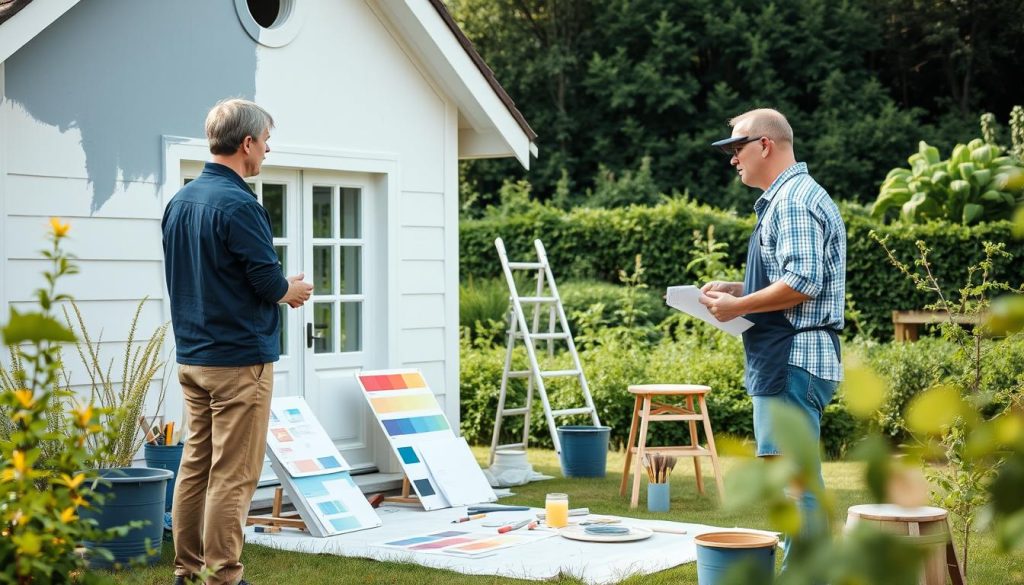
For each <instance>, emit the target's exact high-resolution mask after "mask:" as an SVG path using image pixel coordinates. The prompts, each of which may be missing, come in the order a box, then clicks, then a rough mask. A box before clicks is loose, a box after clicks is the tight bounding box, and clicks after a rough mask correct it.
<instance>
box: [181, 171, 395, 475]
mask: <svg viewBox="0 0 1024 585" xmlns="http://www.w3.org/2000/svg"><path fill="white" fill-rule="evenodd" d="M201 171H202V165H201V164H198V163H183V165H182V177H183V182H184V183H187V182H189V181H190V180H192V179H194V178H195V177H196V176H198V175H199V173H200V172H201ZM246 182H247V183H248V184H249V186H250V187H251V188H252V190H253V192H255V193H256V195H257V197H258V199H259V201H260V203H261V204H262V205H263V206H264V208H266V210H267V212H268V214H269V215H270V224H271V233H272V235H273V241H274V249H275V250H276V251H277V255H278V259H279V262H280V263H281V270H282V272H283V274H284V275H285V276H292V275H295V274H298V273H300V272H302V273H305V280H306V282H310V283H312V284H313V296H312V297H311V298H310V300H309V301H308V302H307V303H306V304H305V306H303V307H302V308H300V309H292V308H290V307H288V306H287V305H279V310H280V311H281V359H280V361H278V362H277V363H276V364H275V365H274V395H275V396H303V397H305V399H306V402H308V403H309V405H310V407H311V408H312V410H313V412H315V413H316V414H317V417H318V418H319V420H320V423H321V424H322V425H323V427H324V429H325V430H326V431H327V434H328V435H330V437H331V438H332V439H333V440H334V442H335V444H336V445H337V446H338V449H339V451H341V454H342V455H343V456H344V457H345V459H346V460H347V461H348V462H349V464H350V465H352V466H353V468H356V469H359V468H369V467H372V466H373V465H374V464H375V462H374V448H373V436H374V433H373V429H374V428H375V426H374V425H375V424H376V421H375V420H373V419H372V415H371V414H370V412H369V409H368V408H367V407H366V401H365V399H364V398H363V396H362V392H361V391H360V390H359V387H358V385H357V384H356V381H355V377H354V376H353V374H354V373H355V372H358V371H360V370H362V369H366V368H368V367H380V365H379V364H377V365H374V364H375V363H376V362H379V361H380V359H381V358H380V357H379V356H381V355H383V354H382V353H380V352H382V351H383V343H384V339H383V335H381V334H379V333H378V331H380V332H382V331H383V326H382V325H380V322H381V319H382V316H383V307H381V306H380V304H379V302H378V301H379V299H382V298H384V295H383V294H382V291H381V290H380V287H381V285H380V284H379V283H378V281H377V279H376V277H374V276H373V275H374V274H376V275H380V274H382V273H383V271H382V270H381V268H380V266H381V265H380V263H381V262H383V261H384V260H383V258H384V256H383V251H382V250H381V249H380V248H381V245H380V242H381V241H382V240H381V239H380V238H379V237H376V232H377V231H378V230H380V229H381V228H380V227H379V226H380V223H378V217H379V212H378V210H377V209H378V205H379V204H378V201H377V199H378V198H377V197H375V193H374V190H373V182H372V180H371V177H370V175H366V174H357V173H338V172H319V171H307V170H292V169H282V168H274V167H266V166H265V167H263V169H262V171H261V173H260V175H259V176H257V177H252V178H249V179H247V180H246ZM273 478H274V476H273V472H272V471H271V470H270V465H269V462H267V463H266V464H265V465H264V471H263V474H262V477H261V483H266V482H268V481H272V480H273Z"/></svg>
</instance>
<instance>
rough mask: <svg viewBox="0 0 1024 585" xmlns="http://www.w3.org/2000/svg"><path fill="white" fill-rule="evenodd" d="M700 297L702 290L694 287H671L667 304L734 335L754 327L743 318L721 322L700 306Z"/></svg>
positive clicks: (666, 296)
mask: <svg viewBox="0 0 1024 585" xmlns="http://www.w3.org/2000/svg"><path fill="white" fill-rule="evenodd" d="M700 295H701V292H700V289H699V288H697V287H695V286H692V285H687V286H670V287H668V293H667V294H666V295H665V302H666V303H667V304H668V306H670V307H672V308H673V309H679V310H680V311H682V312H684V313H686V314H687V315H690V316H692V317H696V318H698V319H700V320H701V321H704V322H705V323H710V324H711V325H714V326H715V327H717V328H719V329H721V330H722V331H725V332H726V333H731V334H733V335H739V334H740V333H743V332H744V331H746V330H747V329H750V328H751V327H753V325H754V324H753V323H751V322H750V321H749V320H747V319H744V318H743V317H736V318H735V319H732V320H731V321H719V320H718V319H716V318H715V316H714V315H712V314H711V312H710V311H708V308H707V307H705V306H704V305H702V304H700Z"/></svg>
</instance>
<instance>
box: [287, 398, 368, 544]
mask: <svg viewBox="0 0 1024 585" xmlns="http://www.w3.org/2000/svg"><path fill="white" fill-rule="evenodd" d="M267 446H268V447H269V449H268V450H267V454H268V455H269V456H270V463H271V466H272V467H273V468H274V473H275V474H277V478H278V479H279V480H280V481H281V486H282V487H283V488H284V490H285V492H287V494H288V498H289V500H290V501H291V503H292V504H293V505H294V506H295V509H296V510H297V511H298V512H299V516H301V517H302V520H303V521H304V522H305V523H306V528H307V529H308V530H309V533H310V534H312V535H313V536H321V537H323V536H333V535H335V534H342V533H345V532H352V531H354V530H363V529H366V528H375V527H377V526H380V525H381V521H380V518H379V517H378V516H377V512H376V511H375V510H374V509H373V507H372V506H370V504H369V502H367V501H366V497H365V496H364V495H363V493H362V491H360V490H359V487H358V486H357V485H356V484H355V482H354V481H352V476H351V475H349V472H348V470H349V469H350V466H349V464H348V462H346V461H345V458H344V457H342V456H341V453H339V452H338V448H337V447H335V446H334V442H333V441H331V438H330V437H329V436H328V435H327V432H326V431H324V429H323V427H322V426H321V425H320V422H319V421H317V419H316V417H315V416H313V411H312V409H310V408H309V405H308V404H306V401H305V400H304V399H303V398H301V397H299V396H282V397H278V398H273V399H272V400H271V402H270V426H269V428H268V429H267Z"/></svg>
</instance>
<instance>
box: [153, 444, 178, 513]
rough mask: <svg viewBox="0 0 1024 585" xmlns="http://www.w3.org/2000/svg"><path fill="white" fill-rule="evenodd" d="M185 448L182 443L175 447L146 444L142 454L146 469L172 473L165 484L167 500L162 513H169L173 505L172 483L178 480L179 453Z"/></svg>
mask: <svg viewBox="0 0 1024 585" xmlns="http://www.w3.org/2000/svg"><path fill="white" fill-rule="evenodd" d="M184 448H185V444H184V443H178V444H177V445H150V444H149V443H146V444H145V445H144V446H143V449H142V452H143V455H144V456H145V458H146V467H152V468H153V469H166V470H168V471H170V472H171V473H173V474H174V475H173V476H172V477H171V481H169V482H167V498H166V500H165V504H164V506H165V507H164V511H165V512H170V511H171V507H172V506H173V505H174V482H175V480H176V479H178V467H180V466H181V452H182V449H184Z"/></svg>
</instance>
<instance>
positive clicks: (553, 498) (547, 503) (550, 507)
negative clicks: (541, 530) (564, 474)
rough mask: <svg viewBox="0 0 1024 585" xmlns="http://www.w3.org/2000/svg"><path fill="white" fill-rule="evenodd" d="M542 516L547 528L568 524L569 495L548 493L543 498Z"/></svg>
mask: <svg viewBox="0 0 1024 585" xmlns="http://www.w3.org/2000/svg"><path fill="white" fill-rule="evenodd" d="M544 516H545V520H546V521H547V525H548V527H549V528H562V527H564V526H568V525H569V495H568V494H548V496H547V498H545V499H544Z"/></svg>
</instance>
